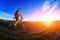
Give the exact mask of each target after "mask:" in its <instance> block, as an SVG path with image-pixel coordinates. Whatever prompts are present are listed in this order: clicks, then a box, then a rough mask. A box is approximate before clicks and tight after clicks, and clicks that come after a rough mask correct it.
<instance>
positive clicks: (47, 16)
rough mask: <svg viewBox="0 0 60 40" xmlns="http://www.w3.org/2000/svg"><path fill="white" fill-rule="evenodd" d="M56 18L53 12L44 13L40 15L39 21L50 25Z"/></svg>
mask: <svg viewBox="0 0 60 40" xmlns="http://www.w3.org/2000/svg"><path fill="white" fill-rule="evenodd" d="M56 19H57V17H56V16H55V15H54V14H53V13H46V14H44V15H43V16H42V17H41V21H44V22H45V25H46V26H48V25H50V24H51V23H52V21H55V20H56Z"/></svg>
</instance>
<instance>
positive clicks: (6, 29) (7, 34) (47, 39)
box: [0, 20, 60, 40]
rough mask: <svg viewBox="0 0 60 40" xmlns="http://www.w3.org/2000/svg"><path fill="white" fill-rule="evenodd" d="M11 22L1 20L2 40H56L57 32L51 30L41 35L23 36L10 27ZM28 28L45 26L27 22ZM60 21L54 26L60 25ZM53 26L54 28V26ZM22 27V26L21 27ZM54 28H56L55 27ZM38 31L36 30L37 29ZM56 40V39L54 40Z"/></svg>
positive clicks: (0, 37)
mask: <svg viewBox="0 0 60 40" xmlns="http://www.w3.org/2000/svg"><path fill="white" fill-rule="evenodd" d="M10 22H12V21H9V20H0V39H10V40H13V39H14V40H29V39H30V40H31V39H36V40H37V39H40V40H51V39H54V37H55V36H56V34H55V31H56V28H55V30H54V31H50V32H49V30H51V29H48V30H47V31H44V32H41V33H35V34H28V33H26V34H23V33H21V32H20V31H19V30H14V27H13V26H9V24H10ZM25 23H26V24H27V25H26V26H30V27H31V26H32V27H33V25H35V27H37V25H38V26H44V25H42V23H43V22H25ZM59 24H60V21H55V22H54V25H57V27H58V26H60V25H59ZM54 25H53V24H52V26H54ZM19 27H20V26H19ZM53 28H54V27H53ZM35 29H36V28H35ZM54 40H55V39H54Z"/></svg>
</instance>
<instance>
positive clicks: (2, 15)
mask: <svg viewBox="0 0 60 40" xmlns="http://www.w3.org/2000/svg"><path fill="white" fill-rule="evenodd" d="M12 17H13V15H12V14H10V13H6V12H2V11H0V18H1V19H8V20H13V18H12Z"/></svg>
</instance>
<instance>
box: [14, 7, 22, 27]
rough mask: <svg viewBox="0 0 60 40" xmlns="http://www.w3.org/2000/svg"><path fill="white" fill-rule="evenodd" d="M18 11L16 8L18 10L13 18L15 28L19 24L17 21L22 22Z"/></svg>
mask: <svg viewBox="0 0 60 40" xmlns="http://www.w3.org/2000/svg"><path fill="white" fill-rule="evenodd" d="M20 10H21V9H20V8H18V10H17V11H16V12H15V14H14V18H15V20H16V21H15V23H14V25H15V26H16V25H17V24H18V23H19V21H22V19H23V17H22V15H21V14H20Z"/></svg>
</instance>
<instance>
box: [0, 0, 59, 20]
mask: <svg viewBox="0 0 60 40" xmlns="http://www.w3.org/2000/svg"><path fill="white" fill-rule="evenodd" d="M18 8H21V12H20V13H21V14H22V16H23V18H24V20H38V21H39V20H45V19H44V17H45V18H47V17H50V18H52V17H54V18H52V19H56V20H60V0H0V18H2V19H9V20H13V16H14V13H15V11H16V10H17V9H18ZM47 15H48V16H47ZM50 15H51V16H50ZM50 18H48V19H50Z"/></svg>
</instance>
